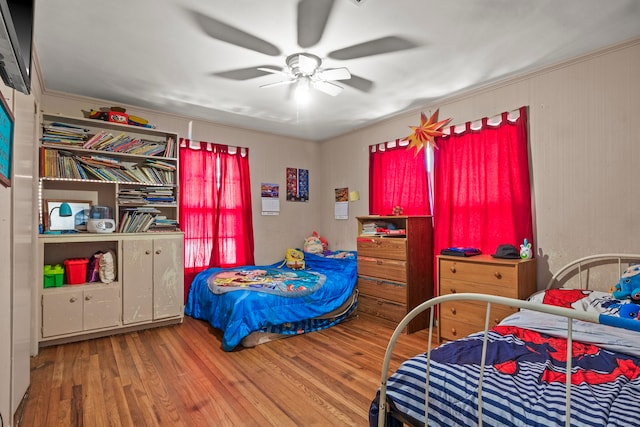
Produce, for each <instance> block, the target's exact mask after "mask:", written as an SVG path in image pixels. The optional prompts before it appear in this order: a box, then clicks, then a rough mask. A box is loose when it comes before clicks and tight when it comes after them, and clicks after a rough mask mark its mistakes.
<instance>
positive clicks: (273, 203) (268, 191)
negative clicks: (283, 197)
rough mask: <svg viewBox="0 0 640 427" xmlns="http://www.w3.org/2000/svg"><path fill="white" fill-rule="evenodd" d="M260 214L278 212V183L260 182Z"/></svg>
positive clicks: (277, 213)
mask: <svg viewBox="0 0 640 427" xmlns="http://www.w3.org/2000/svg"><path fill="white" fill-rule="evenodd" d="M260 198H261V199H262V215H279V214H280V185H278V184H269V183H267V182H263V183H262V184H260Z"/></svg>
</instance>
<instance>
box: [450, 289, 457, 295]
mask: <svg viewBox="0 0 640 427" xmlns="http://www.w3.org/2000/svg"><path fill="white" fill-rule="evenodd" d="M449 291H450V293H452V294H455V293H456V292H457V291H456V288H451V289H449Z"/></svg>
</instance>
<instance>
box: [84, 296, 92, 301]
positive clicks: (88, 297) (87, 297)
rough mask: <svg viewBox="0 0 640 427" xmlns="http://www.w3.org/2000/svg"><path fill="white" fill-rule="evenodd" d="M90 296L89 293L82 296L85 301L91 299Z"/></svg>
mask: <svg viewBox="0 0 640 427" xmlns="http://www.w3.org/2000/svg"><path fill="white" fill-rule="evenodd" d="M91 298H93V297H92V296H91V295H87V296H85V297H84V300H85V301H91Z"/></svg>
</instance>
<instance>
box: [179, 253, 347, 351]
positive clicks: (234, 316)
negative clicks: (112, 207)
mask: <svg viewBox="0 0 640 427" xmlns="http://www.w3.org/2000/svg"><path fill="white" fill-rule="evenodd" d="M347 255H348V256H347V257H345V258H330V257H323V256H318V255H313V254H307V253H305V264H306V269H307V270H308V271H312V272H315V273H319V274H322V275H324V276H326V281H325V282H324V284H323V285H322V286H321V287H319V288H318V289H317V290H316V291H314V292H312V293H308V294H304V295H302V296H300V297H290V296H280V295H274V294H272V293H267V292H254V291H247V290H242V289H239V290H234V291H232V292H225V293H221V294H217V295H216V294H214V293H213V292H211V290H210V289H209V284H208V278H209V277H210V276H211V275H213V274H217V273H219V272H220V271H223V270H224V269H221V268H210V269H207V270H205V271H202V272H201V273H199V274H198V275H197V276H196V277H195V279H194V280H193V283H192V284H191V289H190V290H189V297H188V299H187V304H186V306H185V314H186V315H188V316H191V317H194V318H196V319H201V320H206V321H207V322H209V323H210V324H211V326H213V327H214V328H218V329H220V330H222V331H223V338H222V348H223V350H225V351H231V350H233V349H234V348H235V347H236V346H237V345H238V344H239V343H240V341H242V339H243V338H244V337H246V336H248V335H249V334H251V333H252V332H254V331H259V330H261V329H263V328H266V327H269V326H275V325H281V324H283V323H288V322H297V321H301V320H306V319H311V318H314V317H319V316H322V315H324V314H326V313H328V312H330V311H333V310H335V309H337V308H339V307H340V306H341V305H342V304H343V303H344V302H345V301H346V300H347V299H348V298H349V296H350V295H351V293H352V292H353V291H354V289H355V287H356V281H357V259H356V256H355V252H349V253H347ZM282 264H283V263H282V262H278V263H276V264H273V265H269V266H245V267H242V269H243V270H252V269H265V268H268V269H274V268H279V267H280V266H281V265H282ZM281 269H282V270H283V271H286V272H291V271H294V270H291V269H289V268H286V267H281Z"/></svg>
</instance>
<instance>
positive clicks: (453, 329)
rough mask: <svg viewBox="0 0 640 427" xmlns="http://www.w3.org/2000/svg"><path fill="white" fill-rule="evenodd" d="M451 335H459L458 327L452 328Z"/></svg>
mask: <svg viewBox="0 0 640 427" xmlns="http://www.w3.org/2000/svg"><path fill="white" fill-rule="evenodd" d="M451 335H453V336H456V335H458V331H456V328H451Z"/></svg>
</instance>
